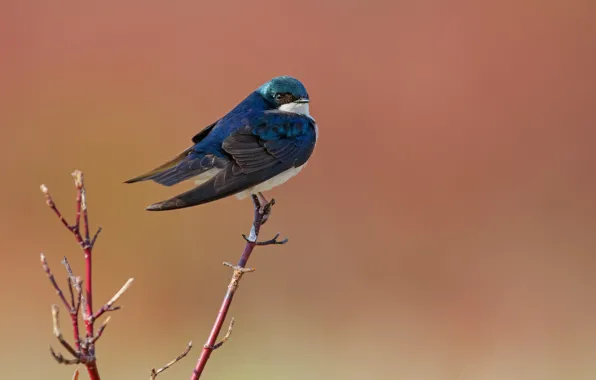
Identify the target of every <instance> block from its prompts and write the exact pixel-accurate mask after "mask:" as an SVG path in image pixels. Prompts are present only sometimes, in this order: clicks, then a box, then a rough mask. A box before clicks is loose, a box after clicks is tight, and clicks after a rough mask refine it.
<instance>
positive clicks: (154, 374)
mask: <svg viewBox="0 0 596 380" xmlns="http://www.w3.org/2000/svg"><path fill="white" fill-rule="evenodd" d="M191 348H192V341H190V342H188V346H187V347H186V349H185V350H184V352H182V353H181V354H180V355H178V356H177V357H176V359H174V360H172V361H171V362H169V363H168V364H166V365H164V366H163V367H161V368H160V369H158V370H156V369H155V368H153V369H151V374H150V375H149V380H155V378H156V377H157V375H159V374H160V373H162V372H163V371H165V370H166V369H168V368H170V367H171V366H173V365H174V364H176V363H178V362H179V361H180V360H182V358H184V357H185V356H186V355H188V353H189V352H190V349H191Z"/></svg>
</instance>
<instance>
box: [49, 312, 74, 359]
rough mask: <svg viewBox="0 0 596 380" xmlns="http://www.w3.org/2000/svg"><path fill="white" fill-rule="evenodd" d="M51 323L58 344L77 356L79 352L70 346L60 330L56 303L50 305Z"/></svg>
mask: <svg viewBox="0 0 596 380" xmlns="http://www.w3.org/2000/svg"><path fill="white" fill-rule="evenodd" d="M52 324H53V325H54V336H55V337H56V339H58V341H59V342H60V344H61V345H62V346H63V347H64V348H66V350H67V351H68V352H70V354H71V355H72V356H74V357H75V358H78V357H79V353H78V352H77V351H76V350H75V349H74V348H72V346H71V345H70V344H69V343H68V342H67V341H66V340H64V337H63V336H62V332H61V331H60V309H59V308H58V305H52Z"/></svg>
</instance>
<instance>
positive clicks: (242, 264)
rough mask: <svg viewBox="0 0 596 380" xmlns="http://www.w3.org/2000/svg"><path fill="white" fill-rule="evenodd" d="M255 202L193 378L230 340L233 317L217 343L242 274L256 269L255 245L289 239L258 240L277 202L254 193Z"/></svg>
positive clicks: (199, 375) (227, 264)
mask: <svg viewBox="0 0 596 380" xmlns="http://www.w3.org/2000/svg"><path fill="white" fill-rule="evenodd" d="M259 195H260V194H259ZM253 203H254V206H255V211H254V219H253V224H252V228H251V230H250V234H249V236H248V237H246V236H244V238H245V240H246V245H245V247H244V251H243V252H242V256H240V260H239V261H238V265H235V266H234V265H232V264H230V263H227V262H224V265H226V266H229V267H231V268H232V269H234V273H233V274H232V279H231V280H230V284H229V285H228V290H227V292H226V294H225V296H224V299H223V302H222V304H221V307H220V308H219V312H218V313H217V317H216V319H215V323H214V324H213V328H212V329H211V332H210V333H209V337H208V338H207V343H205V345H204V346H203V350H202V351H201V356H200V357H199V359H198V360H197V364H196V366H195V369H194V371H193V373H192V375H191V377H190V379H191V380H198V379H199V378H200V377H201V374H202V373H203V370H204V369H205V366H206V365H207V361H208V360H209V357H210V356H211V353H212V352H213V351H214V350H216V349H218V348H220V347H221V346H222V345H223V344H224V343H225V342H226V341H227V340H228V338H229V337H230V334H231V333H232V327H233V325H234V319H233V318H232V322H231V323H230V327H229V328H228V332H227V334H226V336H225V338H224V339H223V340H222V341H221V342H219V343H216V340H217V337H218V336H219V333H220V332H221V329H222V327H223V324H224V321H225V319H226V316H227V314H228V311H229V309H230V305H231V304H232V299H233V298H234V294H235V293H236V290H237V289H238V285H239V282H240V279H241V278H242V275H244V273H247V272H252V271H254V269H251V268H246V264H247V262H248V259H249V258H250V255H251V254H252V251H253V249H254V248H255V246H257V245H271V244H284V243H286V242H287V239H285V240H282V241H277V237H278V236H279V234H277V235H276V236H275V238H273V239H271V240H267V241H264V242H257V238H258V236H259V231H260V229H261V226H262V225H263V224H265V222H266V221H267V219H268V218H269V215H270V214H271V207H272V206H273V205H274V204H275V200H274V199H272V200H271V201H270V202H267V200H266V199H265V198H264V197H263V196H262V195H261V200H259V198H258V197H257V196H255V195H253Z"/></svg>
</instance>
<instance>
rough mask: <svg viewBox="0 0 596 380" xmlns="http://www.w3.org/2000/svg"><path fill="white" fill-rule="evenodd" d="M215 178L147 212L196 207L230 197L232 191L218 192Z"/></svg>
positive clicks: (154, 205)
mask: <svg viewBox="0 0 596 380" xmlns="http://www.w3.org/2000/svg"><path fill="white" fill-rule="evenodd" d="M215 181H216V178H215V177H214V178H211V179H210V180H208V181H207V182H205V183H203V184H201V185H199V186H197V187H195V188H193V189H190V190H188V191H186V192H184V193H182V194H178V195H176V196H175V197H173V198H170V199H168V200H165V201H161V202H157V203H154V204H152V205H151V206H149V207H147V208H146V210H147V211H167V210H176V209H180V208H186V207H191V206H197V205H201V204H204V203H209V202H213V201H216V200H218V199H221V198H225V197H227V196H229V195H232V194H233V193H234V191H219V190H218V189H217V188H216V185H215Z"/></svg>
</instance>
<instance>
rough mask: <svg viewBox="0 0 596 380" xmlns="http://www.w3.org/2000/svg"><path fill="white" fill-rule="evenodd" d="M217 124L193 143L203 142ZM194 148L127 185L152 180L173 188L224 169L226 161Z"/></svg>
mask: <svg viewBox="0 0 596 380" xmlns="http://www.w3.org/2000/svg"><path fill="white" fill-rule="evenodd" d="M216 124H217V121H216V122H215V123H213V124H211V125H208V126H207V127H205V128H203V130H202V131H201V132H199V133H197V134H196V135H195V136H194V137H193V138H192V141H193V142H194V143H195V144H197V143H199V142H201V141H202V140H203V139H204V138H205V137H206V136H207V135H208V134H209V133H210V132H211V131H212V130H213V127H215V125H216ZM194 148H195V147H194V146H192V147H190V148H188V149H186V150H185V151H184V152H182V153H180V154H179V155H177V156H176V157H174V158H173V159H171V160H170V161H168V162H166V163H165V164H162V165H160V166H158V167H157V168H155V169H153V170H151V171H149V172H147V173H145V174H142V175H140V176H137V177H135V178H132V179H129V180H128V181H126V182H125V183H135V182H139V181H147V180H152V181H154V182H157V183H159V184H160V185H164V186H172V185H175V184H177V183H180V182H182V181H184V180H187V179H189V178H192V177H194V176H197V175H199V174H201V173H202V172H205V171H207V170H209V169H212V168H214V167H219V168H223V167H224V166H225V163H226V162H222V160H223V161H225V159H222V158H221V157H217V156H214V155H211V154H205V153H199V152H195V151H194Z"/></svg>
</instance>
